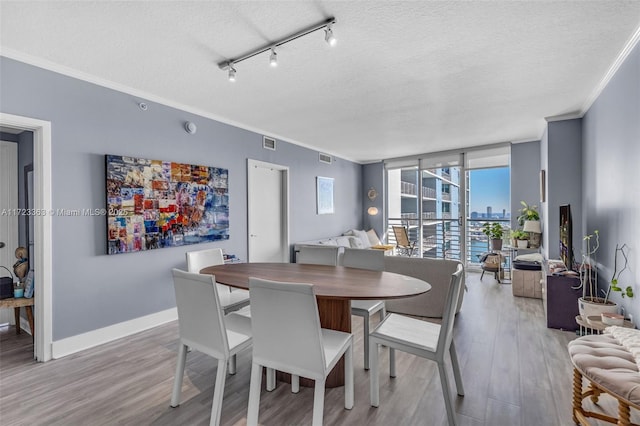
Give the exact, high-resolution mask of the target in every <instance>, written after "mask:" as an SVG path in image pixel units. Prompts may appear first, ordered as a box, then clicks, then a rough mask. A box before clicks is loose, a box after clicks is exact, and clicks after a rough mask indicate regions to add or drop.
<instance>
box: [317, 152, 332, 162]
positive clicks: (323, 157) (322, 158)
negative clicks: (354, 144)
mask: <svg viewBox="0 0 640 426" xmlns="http://www.w3.org/2000/svg"><path fill="white" fill-rule="evenodd" d="M318 160H319V161H320V162H321V163H325V164H331V163H332V162H333V158H332V157H331V156H330V155H329V154H323V153H321V152H320V153H319V157H318Z"/></svg>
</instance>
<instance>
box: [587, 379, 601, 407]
mask: <svg viewBox="0 0 640 426" xmlns="http://www.w3.org/2000/svg"><path fill="white" fill-rule="evenodd" d="M589 390H590V391H591V392H593V394H592V395H591V402H593V403H594V404H597V403H598V399H599V398H600V394H601V393H602V392H601V391H600V389H598V388H597V387H596V386H595V385H594V384H593V383H591V384H590V385H589Z"/></svg>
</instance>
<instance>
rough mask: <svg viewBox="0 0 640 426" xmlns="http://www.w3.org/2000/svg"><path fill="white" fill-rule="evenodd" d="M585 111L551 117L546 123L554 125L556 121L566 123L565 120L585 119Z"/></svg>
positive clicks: (546, 118) (546, 119) (547, 118)
mask: <svg viewBox="0 0 640 426" xmlns="http://www.w3.org/2000/svg"><path fill="white" fill-rule="evenodd" d="M584 114H585V113H584V112H583V111H576V112H570V113H567V114H560V115H553V116H550V117H545V118H544V119H545V121H546V122H547V123H553V122H554V121H564V120H575V119H576V118H582V117H584Z"/></svg>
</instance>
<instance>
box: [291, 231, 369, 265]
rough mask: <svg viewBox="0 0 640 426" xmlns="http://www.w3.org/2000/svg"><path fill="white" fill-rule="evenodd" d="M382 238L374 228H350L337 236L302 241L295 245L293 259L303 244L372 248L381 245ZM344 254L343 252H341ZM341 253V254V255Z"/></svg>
mask: <svg viewBox="0 0 640 426" xmlns="http://www.w3.org/2000/svg"><path fill="white" fill-rule="evenodd" d="M379 244H380V239H379V238H378V236H377V235H376V232H375V231H374V230H372V229H371V230H369V231H363V230H354V229H352V230H349V231H347V232H345V233H344V234H342V235H338V236H335V237H325V238H320V239H317V240H309V241H301V242H299V243H296V244H294V245H293V256H294V257H293V259H296V253H297V252H298V251H299V248H300V247H301V246H317V245H322V246H338V247H348V248H358V249H370V248H371V246H375V245H379ZM341 254H342V253H341ZM341 254H340V255H341Z"/></svg>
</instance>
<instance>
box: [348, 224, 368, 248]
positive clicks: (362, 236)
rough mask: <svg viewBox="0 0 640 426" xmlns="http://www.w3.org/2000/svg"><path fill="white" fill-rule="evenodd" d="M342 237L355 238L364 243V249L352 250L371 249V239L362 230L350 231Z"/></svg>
mask: <svg viewBox="0 0 640 426" xmlns="http://www.w3.org/2000/svg"><path fill="white" fill-rule="evenodd" d="M342 235H347V236H354V237H356V238H358V239H359V240H360V241H362V247H352V248H371V243H370V242H369V237H368V236H367V233H366V232H365V231H363V230H361V229H350V230H348V231H347V232H345V233H344V234H342Z"/></svg>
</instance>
